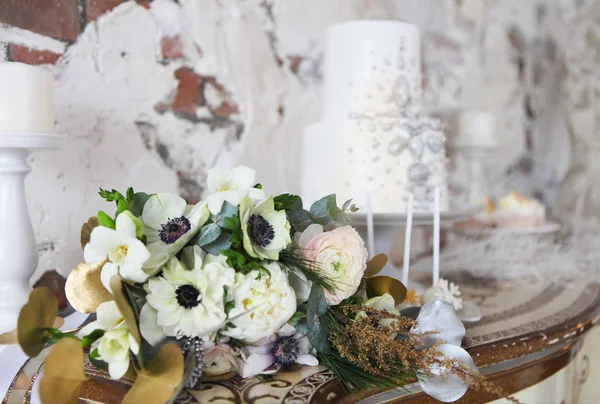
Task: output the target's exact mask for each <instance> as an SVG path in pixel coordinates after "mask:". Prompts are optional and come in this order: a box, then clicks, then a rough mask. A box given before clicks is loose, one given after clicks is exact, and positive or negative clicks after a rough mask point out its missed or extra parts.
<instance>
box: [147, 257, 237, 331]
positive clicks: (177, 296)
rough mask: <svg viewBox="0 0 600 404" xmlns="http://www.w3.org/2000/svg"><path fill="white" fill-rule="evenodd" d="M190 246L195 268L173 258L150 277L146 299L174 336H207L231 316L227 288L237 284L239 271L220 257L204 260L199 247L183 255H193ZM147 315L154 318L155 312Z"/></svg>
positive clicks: (149, 319) (158, 319) (164, 326)
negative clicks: (227, 305)
mask: <svg viewBox="0 0 600 404" xmlns="http://www.w3.org/2000/svg"><path fill="white" fill-rule="evenodd" d="M188 249H191V250H193V254H194V264H193V265H194V267H193V268H186V267H184V265H183V264H182V262H180V261H179V260H178V259H177V258H175V257H173V258H171V260H170V261H169V264H168V265H167V266H166V267H165V268H164V270H163V272H162V274H161V276H157V277H154V278H150V279H149V280H148V283H147V285H146V290H147V291H148V295H147V296H146V301H147V303H148V304H149V305H150V306H151V307H152V308H153V309H154V310H156V312H157V313H156V322H157V324H158V325H160V326H162V327H163V329H164V332H165V335H167V336H170V337H178V338H179V337H183V336H186V337H203V336H205V335H208V334H210V333H214V332H216V331H217V330H218V329H219V328H221V327H222V326H223V325H224V323H225V320H226V319H227V315H226V313H225V307H224V304H225V303H224V300H227V296H224V295H225V287H227V288H228V289H231V288H232V287H233V283H234V275H235V271H234V270H233V268H229V267H227V266H226V264H223V263H221V262H218V261H216V260H215V261H210V262H203V256H204V255H205V253H204V252H203V251H202V249H201V248H200V247H198V246H193V247H186V248H185V249H184V253H183V255H186V256H189V254H190V252H189V250H188ZM224 297H225V299H224ZM147 318H148V321H152V317H151V315H148V317H147ZM140 327H141V328H146V324H144V323H142V324H140Z"/></svg>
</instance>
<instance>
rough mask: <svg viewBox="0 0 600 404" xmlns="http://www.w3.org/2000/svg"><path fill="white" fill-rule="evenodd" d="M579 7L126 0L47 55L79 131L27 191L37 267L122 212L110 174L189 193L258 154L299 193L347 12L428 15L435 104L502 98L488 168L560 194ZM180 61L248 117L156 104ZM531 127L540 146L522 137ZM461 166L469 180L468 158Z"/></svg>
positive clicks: (387, 0) (430, 99) (65, 119)
mask: <svg viewBox="0 0 600 404" xmlns="http://www.w3.org/2000/svg"><path fill="white" fill-rule="evenodd" d="M581 7H583V6H581V5H579V2H577V1H575V0H529V1H523V0H461V1H457V0H402V1H398V0H326V1H323V0H279V1H277V0H266V1H263V0H245V1H239V0H179V2H178V3H175V2H173V1H171V0H155V1H154V2H153V3H152V8H151V10H146V9H144V8H143V7H141V6H139V5H136V4H135V3H133V2H128V3H124V4H122V5H120V6H119V7H117V8H116V9H115V10H113V11H112V12H110V13H108V14H106V15H104V16H102V17H100V18H99V19H98V20H97V21H96V22H94V23H91V24H89V25H88V26H87V27H86V29H85V31H84V32H83V33H82V34H81V36H80V38H79V39H78V40H77V42H76V43H75V44H73V45H71V46H69V47H68V49H67V51H66V53H65V55H64V56H63V57H62V58H61V60H60V61H59V63H58V64H57V65H56V66H54V67H52V66H48V68H49V69H52V71H53V73H54V74H55V77H56V104H57V105H56V111H57V121H58V126H57V128H58V131H59V132H60V133H61V134H63V135H64V136H66V137H67V144H66V145H65V147H64V148H63V149H62V150H60V151H58V152H50V153H39V154H36V155H34V156H33V157H32V158H31V163H32V166H33V172H32V174H31V175H30V176H29V178H28V180H27V191H28V197H29V201H30V210H31V213H32V217H33V222H34V227H35V229H36V234H37V237H38V241H39V242H40V249H41V251H42V257H41V260H40V264H39V268H38V272H37V273H36V275H35V276H34V278H37V277H38V276H39V275H40V274H41V272H43V271H45V270H47V269H53V268H57V269H58V270H59V271H60V272H61V273H62V274H64V275H66V274H68V272H69V271H70V269H71V268H72V267H73V266H74V265H75V264H77V263H78V262H79V260H80V259H81V252H80V249H79V241H78V240H79V228H80V225H81V223H82V222H83V221H85V220H86V219H87V218H88V217H89V216H91V215H94V214H95V213H96V211H97V210H98V209H110V208H109V207H108V206H107V205H106V204H105V203H104V202H103V201H102V200H100V198H99V197H97V195H96V192H97V189H98V187H108V188H116V189H121V190H123V189H125V188H126V187H127V186H129V185H132V186H134V187H135V188H136V189H140V190H147V191H173V192H181V193H182V194H184V195H185V196H188V197H189V196H190V195H191V194H192V193H199V192H200V191H201V190H202V184H203V182H204V175H205V172H206V169H207V167H210V166H212V165H214V164H223V165H233V164H237V163H245V164H248V165H250V166H253V167H254V168H256V170H257V172H258V175H259V180H260V182H262V183H263V184H264V186H265V188H266V189H267V190H268V191H272V192H280V191H286V190H287V191H296V192H297V191H299V184H300V166H299V165H300V156H299V154H298V153H297V151H298V150H299V149H300V147H299V142H300V133H301V130H302V127H303V126H305V125H306V124H309V123H312V122H315V121H317V120H318V119H319V118H320V115H319V114H320V105H319V100H320V88H321V85H320V83H321V77H320V66H321V65H320V63H321V58H322V39H323V36H324V32H325V30H326V28H327V27H328V26H330V25H331V24H334V23H336V22H339V21H344V20H349V19H356V18H374V19H384V18H385V19H396V20H404V21H409V22H411V23H414V24H416V25H418V26H419V27H420V28H421V29H422V30H423V48H424V57H423V59H424V64H425V66H424V73H425V77H426V83H427V84H426V91H425V99H424V102H425V107H426V108H427V109H428V110H429V111H431V112H432V113H435V114H439V115H442V116H445V117H448V116H451V115H452V114H453V113H454V112H456V111H457V110H459V109H461V108H465V107H467V108H468V107H479V108H481V107H484V108H489V109H491V110H493V111H495V112H496V113H497V116H498V118H499V119H498V121H499V123H498V133H499V135H500V136H501V139H502V146H501V147H500V148H499V150H498V151H497V152H496V153H494V156H493V158H492V159H491V161H490V167H489V171H490V178H492V179H493V181H494V184H495V189H496V190H497V192H501V191H503V190H505V189H506V188H508V187H516V188H518V189H520V190H523V191H529V193H531V192H532V191H533V190H536V191H537V193H538V195H541V197H544V198H546V201H547V202H548V203H550V204H552V203H553V202H554V200H555V198H556V193H557V190H558V185H559V183H560V180H561V179H562V178H563V177H564V176H565V174H566V171H567V169H568V167H569V164H570V152H569V150H570V140H569V132H568V127H567V125H566V122H567V118H566V116H565V115H564V114H563V113H562V106H561V105H562V104H561V94H560V93H561V89H560V84H559V83H560V82H561V78H562V76H561V75H562V72H563V70H562V59H563V55H564V46H565V42H566V34H567V32H568V26H569V23H570V21H571V20H572V19H573V18H574V17H573V16H574V15H577V14H578V13H579V12H580V10H581ZM17 31H18V30H17ZM17 34H18V32H17ZM9 36H10V38H9V39H6V38H8V37H9ZM163 36H179V37H180V38H181V42H182V49H183V52H184V55H185V57H184V58H182V59H178V60H173V61H168V62H165V61H164V60H161V57H160V55H159V54H160V47H159V43H160V39H161V38H162V37H163ZM3 40H4V41H7V40H10V41H16V42H24V43H25V44H27V45H28V46H30V47H34V48H39V49H50V48H56V47H58V46H60V44H59V43H56V41H53V40H49V39H47V38H38V37H37V36H36V35H34V34H31V35H29V34H28V35H15V29H13V28H7V27H0V43H1V42H3ZM294 58H296V60H299V64H298V66H297V71H296V72H294V71H292V69H291V67H292V61H293V60H294ZM278 61H280V62H279V63H278ZM183 66H185V67H189V68H192V69H193V70H194V71H195V72H196V73H198V74H200V75H214V76H216V77H217V79H218V80H219V82H220V83H222V84H223V85H224V86H225V87H226V88H227V89H228V90H229V91H230V92H231V97H232V99H233V100H234V101H235V103H236V104H237V105H238V107H239V114H238V115H237V116H234V117H231V118H230V119H229V120H228V121H227V122H225V123H224V124H222V125H220V126H219V125H216V126H215V125H211V122H210V121H209V120H204V121H203V120H202V119H195V120H194V119H185V118H182V117H180V116H176V115H175V114H173V113H171V112H169V111H167V112H165V113H162V114H161V113H157V112H156V111H155V105H157V104H158V103H160V102H161V101H164V100H165V99H168V97H169V94H172V93H173V92H174V91H175V89H176V87H177V81H176V80H175V79H174V76H173V74H174V72H175V71H176V70H177V69H178V68H180V67H183ZM519 66H521V67H519ZM207 97H208V98H210V97H214V95H211V94H210V93H207ZM208 101H209V103H210V102H211V100H210V99H209V100H208ZM528 110H529V112H527V111H528ZM205 113H206V111H205V110H204V109H201V110H198V111H196V116H197V117H202V116H203V114H205ZM213 123H214V122H213ZM236 125H237V126H236ZM239 127H243V131H241V135H240V134H239V132H238V131H236V128H239ZM448 135H449V136H452V133H451V128H450V131H449V133H448ZM527 136H529V138H530V142H531V143H533V148H530V149H527V148H526V147H525V145H526V137H527ZM518 162H520V163H518ZM528 164H529V165H528ZM511 167H512V169H511ZM528 167H534V169H533V170H528ZM451 168H452V170H453V189H454V191H455V192H457V193H460V191H461V187H462V186H463V185H464V180H463V176H464V173H463V170H464V167H463V164H462V162H461V160H460V158H458V157H456V156H455V157H454V158H453V160H452V164H451ZM178 171H179V172H185V173H186V176H187V177H186V178H187V182H185V183H183V182H182V181H181V179H180V178H179V177H178V175H177V172H178ZM190 178H191V179H190ZM507 181H508V185H507Z"/></svg>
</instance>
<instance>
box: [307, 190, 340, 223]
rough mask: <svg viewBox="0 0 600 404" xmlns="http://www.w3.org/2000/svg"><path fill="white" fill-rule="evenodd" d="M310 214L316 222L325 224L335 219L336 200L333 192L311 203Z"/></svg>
mask: <svg viewBox="0 0 600 404" xmlns="http://www.w3.org/2000/svg"><path fill="white" fill-rule="evenodd" d="M310 216H311V218H312V220H313V221H314V222H316V223H320V224H322V225H323V226H327V225H328V224H329V223H330V222H332V221H334V220H336V219H337V202H336V199H335V194H331V195H327V196H326V197H323V198H321V199H319V200H318V201H316V202H315V203H313V204H312V206H311V207H310Z"/></svg>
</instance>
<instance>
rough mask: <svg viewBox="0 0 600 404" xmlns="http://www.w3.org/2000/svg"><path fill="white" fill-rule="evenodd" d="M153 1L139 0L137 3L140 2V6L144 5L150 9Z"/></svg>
mask: <svg viewBox="0 0 600 404" xmlns="http://www.w3.org/2000/svg"><path fill="white" fill-rule="evenodd" d="M151 2H152V0H149V1H144V0H137V4H139V5H140V6H142V7H144V8H145V9H146V10H150V3H151Z"/></svg>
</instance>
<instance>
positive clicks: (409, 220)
mask: <svg viewBox="0 0 600 404" xmlns="http://www.w3.org/2000/svg"><path fill="white" fill-rule="evenodd" d="M413 199H414V198H413V195H410V196H409V198H408V207H407V209H406V231H405V233H404V263H403V264H402V283H403V284H404V286H406V287H407V288H408V272H409V269H410V241H411V233H412V218H413Z"/></svg>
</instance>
